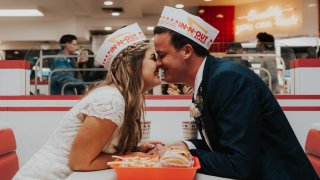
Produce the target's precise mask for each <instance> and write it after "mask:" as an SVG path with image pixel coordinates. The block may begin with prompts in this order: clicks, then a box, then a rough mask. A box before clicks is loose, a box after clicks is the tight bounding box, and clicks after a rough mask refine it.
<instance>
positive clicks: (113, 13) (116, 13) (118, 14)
mask: <svg viewBox="0 0 320 180" xmlns="http://www.w3.org/2000/svg"><path fill="white" fill-rule="evenodd" d="M111 15H112V16H120V13H119V12H112V13H111Z"/></svg>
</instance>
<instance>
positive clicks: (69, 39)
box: [50, 34, 85, 95]
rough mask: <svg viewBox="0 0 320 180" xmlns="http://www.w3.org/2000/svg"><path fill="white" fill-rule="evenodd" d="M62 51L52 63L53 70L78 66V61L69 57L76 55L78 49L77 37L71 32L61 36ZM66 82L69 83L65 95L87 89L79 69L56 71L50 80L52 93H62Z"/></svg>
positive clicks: (79, 92)
mask: <svg viewBox="0 0 320 180" xmlns="http://www.w3.org/2000/svg"><path fill="white" fill-rule="evenodd" d="M60 46H61V51H60V52H59V53H58V54H57V56H58V57H57V58H55V59H54V60H53V62H52V65H51V70H52V71H54V70H55V69H70V70H72V69H73V68H77V67H78V66H77V62H76V60H75V59H74V58H70V57H67V56H68V55H74V54H75V52H76V50H77V37H76V36H74V35H71V34H66V35H63V36H62V37H61V38H60ZM66 83H75V84H69V85H67V86H65V88H64V92H63V94H64V95H76V94H81V93H82V92H83V91H84V90H85V86H84V84H83V81H82V78H81V75H80V73H79V72H77V71H67V70H66V71H56V72H53V73H52V76H51V82H50V94H51V95H60V94H61V93H62V92H61V91H62V88H63V86H64V85H65V84H66Z"/></svg>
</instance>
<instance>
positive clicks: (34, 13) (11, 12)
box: [0, 9, 43, 17]
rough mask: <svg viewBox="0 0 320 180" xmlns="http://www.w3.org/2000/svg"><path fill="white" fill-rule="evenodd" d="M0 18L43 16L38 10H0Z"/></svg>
mask: <svg viewBox="0 0 320 180" xmlns="http://www.w3.org/2000/svg"><path fill="white" fill-rule="evenodd" d="M0 16H8V17H9V16H11V17H12V16H15V17H17V16H43V13H42V12H40V11H39V10H38V9H0Z"/></svg>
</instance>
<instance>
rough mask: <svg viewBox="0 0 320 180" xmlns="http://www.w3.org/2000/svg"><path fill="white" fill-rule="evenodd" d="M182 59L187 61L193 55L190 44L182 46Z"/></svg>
mask: <svg viewBox="0 0 320 180" xmlns="http://www.w3.org/2000/svg"><path fill="white" fill-rule="evenodd" d="M182 49H183V57H184V59H188V58H189V57H190V56H191V54H192V53H193V48H192V46H191V45H190V44H186V45H184V46H183V48H182Z"/></svg>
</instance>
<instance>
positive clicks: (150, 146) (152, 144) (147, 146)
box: [137, 141, 165, 153]
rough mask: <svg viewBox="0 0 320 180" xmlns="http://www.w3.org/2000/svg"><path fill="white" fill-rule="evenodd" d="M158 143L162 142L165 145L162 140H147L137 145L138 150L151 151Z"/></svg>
mask: <svg viewBox="0 0 320 180" xmlns="http://www.w3.org/2000/svg"><path fill="white" fill-rule="evenodd" d="M157 144H160V145H162V146H164V145H165V144H164V143H163V142H161V141H148V142H145V143H143V144H141V145H139V146H138V147H137V151H138V152H144V153H147V152H149V151H151V150H152V149H153V148H154V147H155V146H156V145H157Z"/></svg>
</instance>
